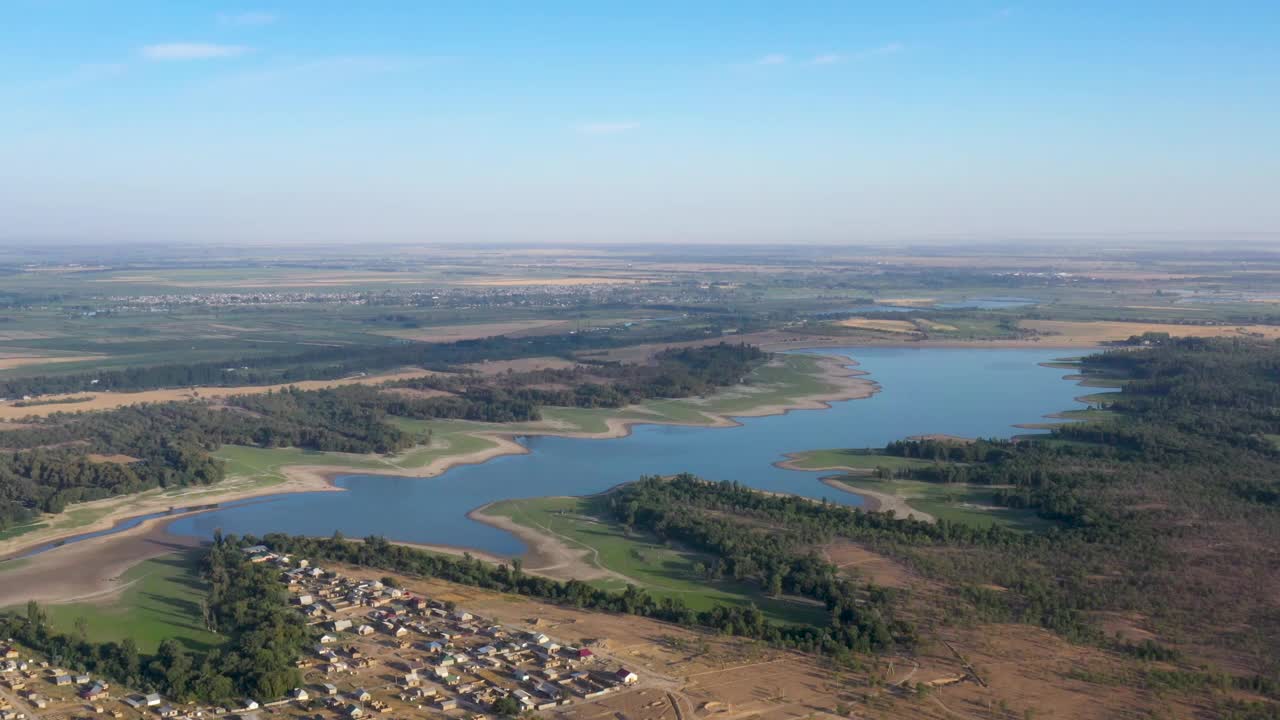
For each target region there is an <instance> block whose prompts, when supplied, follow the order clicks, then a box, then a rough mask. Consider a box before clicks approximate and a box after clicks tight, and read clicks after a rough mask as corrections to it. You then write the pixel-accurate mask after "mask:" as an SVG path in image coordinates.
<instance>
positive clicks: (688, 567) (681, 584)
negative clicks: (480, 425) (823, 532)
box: [486, 496, 826, 623]
mask: <svg viewBox="0 0 1280 720" xmlns="http://www.w3.org/2000/svg"><path fill="white" fill-rule="evenodd" d="M603 502H604V501H603V499H602V498H600V497H598V496H597V497H585V498H564V497H552V498H534V499H530V500H508V501H505V502H500V503H496V504H494V505H492V506H490V507H489V509H488V510H486V512H487V513H490V514H493V515H501V516H504V517H508V518H511V519H512V520H514V521H515V522H517V523H519V524H521V525H524V526H526V527H530V528H534V529H536V530H539V531H541V532H546V531H548V530H549V531H550V532H552V533H554V534H556V535H558V536H560V538H561V539H562V540H565V541H566V542H568V543H570V544H572V545H576V546H580V547H583V548H587V549H590V550H592V551H593V556H594V560H595V562H596V564H597V565H599V566H600V567H602V568H605V569H607V570H611V571H613V572H616V573H619V574H622V575H625V576H626V577H628V578H631V579H632V580H634V581H635V582H636V583H637V584H638V585H640V586H641V587H643V588H645V589H646V590H648V591H649V592H650V593H651V594H653V595H654V596H656V597H668V596H669V597H679V598H681V599H682V600H683V601H684V602H685V604H686V605H688V606H689V607H691V608H693V609H695V610H703V609H707V608H709V607H711V606H712V605H714V604H722V605H746V604H748V603H755V605H756V606H757V607H758V608H760V610H761V611H762V612H764V613H765V614H766V615H768V616H769V617H770V618H772V619H775V620H780V621H783V622H809V623H822V622H825V621H826V610H825V609H824V608H822V607H819V606H816V605H813V604H811V603H809V602H807V601H802V600H792V599H787V598H772V597H768V596H767V595H765V594H764V593H763V592H762V591H761V589H760V588H759V587H757V586H756V585H755V584H754V583H748V582H740V581H735V580H733V579H732V578H726V579H724V580H720V581H709V580H707V579H706V578H705V577H703V576H702V575H699V574H698V573H697V572H695V565H696V564H698V563H701V564H703V565H708V566H709V565H710V563H711V558H710V557H709V556H706V555H703V554H700V553H696V552H691V551H687V550H683V549H679V548H674V547H668V546H665V545H662V544H660V543H658V542H656V539H655V538H653V537H650V536H645V535H628V534H627V532H626V531H625V530H624V529H623V528H622V527H621V526H619V525H616V524H614V523H611V522H605V521H601V520H599V518H603V517H606V512H605V508H604V507H603ZM591 584H593V585H596V586H598V587H603V588H606V589H610V590H620V589H622V588H624V587H625V585H626V582H625V581H623V580H620V579H605V580H596V581H593V582H592V583H591Z"/></svg>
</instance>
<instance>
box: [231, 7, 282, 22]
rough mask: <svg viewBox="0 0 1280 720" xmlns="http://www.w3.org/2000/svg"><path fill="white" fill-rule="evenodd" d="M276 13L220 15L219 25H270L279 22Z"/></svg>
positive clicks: (257, 11)
mask: <svg viewBox="0 0 1280 720" xmlns="http://www.w3.org/2000/svg"><path fill="white" fill-rule="evenodd" d="M279 19H280V17H279V16H278V15H276V14H275V13H269V12H262V11H261V10H251V11H249V12H242V13H218V24H219V25H240V26H244V25H270V24H271V23H273V22H275V21H277V20H279Z"/></svg>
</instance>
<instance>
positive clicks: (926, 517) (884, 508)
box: [822, 477, 937, 523]
mask: <svg viewBox="0 0 1280 720" xmlns="http://www.w3.org/2000/svg"><path fill="white" fill-rule="evenodd" d="M822 484H823V485H826V486H827V487H829V488H834V489H836V490H840V491H842V492H847V493H849V494H851V495H857V496H859V497H861V498H862V507H863V509H864V510H866V511H868V512H892V513H893V514H894V517H899V518H906V517H914V518H915V519H916V520H919V521H921V522H927V523H931V522H937V518H935V517H934V516H932V515H930V514H929V513H927V512H925V511H923V510H919V509H917V508H913V507H911V505H910V504H909V503H908V502H907V498H905V497H902V496H901V495H893V494H891V493H885V492H880V491H878V490H869V489H867V488H865V487H856V486H854V485H850V484H848V483H846V482H844V481H843V480H841V479H840V478H838V477H824V478H822Z"/></svg>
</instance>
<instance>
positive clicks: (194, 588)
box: [45, 550, 222, 652]
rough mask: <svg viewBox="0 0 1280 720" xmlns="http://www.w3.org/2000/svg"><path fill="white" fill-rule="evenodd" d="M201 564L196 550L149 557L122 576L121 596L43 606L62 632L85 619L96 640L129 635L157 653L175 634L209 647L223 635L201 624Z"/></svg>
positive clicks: (185, 641)
mask: <svg viewBox="0 0 1280 720" xmlns="http://www.w3.org/2000/svg"><path fill="white" fill-rule="evenodd" d="M198 562H199V551H198V550H190V551H187V552H184V553H175V554H172V555H165V556H163V557H158V558H154V559H151V560H146V561H143V562H141V563H139V564H138V565H135V566H134V567H132V568H130V569H129V571H128V572H126V573H125V574H124V575H123V576H122V577H121V579H120V584H121V585H122V586H124V587H125V589H124V590H123V591H122V592H121V593H120V594H119V595H116V596H114V597H111V598H109V599H103V600H100V601H96V600H87V601H84V602H78V603H68V604H64V605H48V606H46V607H45V610H46V611H47V612H48V614H49V620H50V622H51V623H52V624H53V626H54V627H55V628H57V629H58V630H60V631H63V632H74V631H75V625H76V619H77V618H84V620H85V624H86V626H87V629H88V636H89V639H90V640H92V641H97V642H105V641H112V640H114V641H120V640H123V639H124V638H126V637H131V638H133V639H134V640H135V641H136V642H137V643H138V647H139V649H140V650H142V651H143V652H154V651H155V649H156V648H157V647H158V646H159V645H160V641H162V640H164V639H166V638H171V637H172V638H175V639H177V640H179V641H180V642H182V643H183V644H185V645H187V646H188V647H190V648H193V649H195V648H207V647H210V646H212V645H216V644H218V643H220V642H221V641H222V638H220V637H219V636H217V635H215V634H213V633H210V632H208V631H206V630H205V629H204V627H203V626H202V625H201V622H200V618H201V608H200V603H201V602H202V601H203V600H204V598H205V593H206V592H207V588H206V584H205V582H204V580H203V579H202V578H201V577H200V574H199V568H198Z"/></svg>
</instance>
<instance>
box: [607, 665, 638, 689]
mask: <svg viewBox="0 0 1280 720" xmlns="http://www.w3.org/2000/svg"><path fill="white" fill-rule="evenodd" d="M613 679H614V680H616V681H618V682H620V683H622V684H623V685H634V684H635V683H637V682H639V681H640V676H639V675H636V674H635V673H633V672H631V671H630V670H628V669H626V668H618V669H617V671H615V672H614V673H613Z"/></svg>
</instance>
